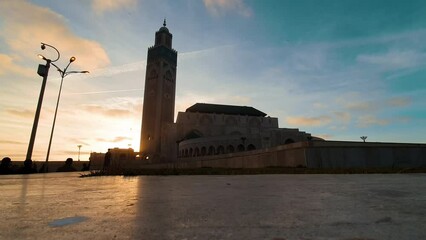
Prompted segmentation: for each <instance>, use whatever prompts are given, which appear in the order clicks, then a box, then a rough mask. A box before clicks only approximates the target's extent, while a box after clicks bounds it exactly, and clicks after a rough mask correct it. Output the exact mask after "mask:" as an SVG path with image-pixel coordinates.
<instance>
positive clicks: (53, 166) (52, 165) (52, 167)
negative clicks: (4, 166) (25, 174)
mask: <svg viewBox="0 0 426 240" xmlns="http://www.w3.org/2000/svg"><path fill="white" fill-rule="evenodd" d="M33 164H35V165H36V168H37V171H40V168H41V167H42V166H43V164H45V162H43V161H33ZM64 164H65V161H49V163H48V166H49V172H56V170H57V169H58V168H59V167H62V166H63V165H64ZM83 164H86V165H89V161H73V163H72V166H73V167H74V168H75V169H76V170H77V171H81V170H82V169H83ZM12 165H14V166H15V167H16V168H20V167H23V166H24V161H12Z"/></svg>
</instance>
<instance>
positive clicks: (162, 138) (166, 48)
mask: <svg viewBox="0 0 426 240" xmlns="http://www.w3.org/2000/svg"><path fill="white" fill-rule="evenodd" d="M172 37H173V35H172V34H171V33H170V32H169V29H167V27H166V20H164V23H163V26H162V27H161V28H160V29H159V30H158V31H157V32H156V33H155V44H154V46H153V47H150V48H149V49H148V60H147V64H146V76H145V94H144V100H143V115H142V128H141V143H140V144H141V145H140V152H142V153H143V155H144V156H145V159H147V160H148V159H150V161H157V162H158V161H159V160H160V159H163V160H164V159H165V158H170V156H169V155H170V154H169V153H170V152H172V153H175V152H176V151H175V150H173V147H174V145H170V144H168V141H167V139H168V138H170V137H169V136H167V135H166V134H164V132H169V131H168V126H169V125H172V124H173V122H174V113H175V95H176V66H177V52H176V50H174V49H173V48H172ZM169 142H174V141H173V140H171V141H169Z"/></svg>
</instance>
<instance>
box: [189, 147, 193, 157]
mask: <svg viewBox="0 0 426 240" xmlns="http://www.w3.org/2000/svg"><path fill="white" fill-rule="evenodd" d="M192 154H193V150H192V148H190V149H189V157H192Z"/></svg>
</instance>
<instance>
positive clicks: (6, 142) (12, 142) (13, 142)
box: [0, 140, 26, 145]
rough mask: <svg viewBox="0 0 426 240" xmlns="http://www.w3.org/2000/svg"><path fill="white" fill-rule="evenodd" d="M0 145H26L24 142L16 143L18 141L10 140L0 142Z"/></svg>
mask: <svg viewBox="0 0 426 240" xmlns="http://www.w3.org/2000/svg"><path fill="white" fill-rule="evenodd" d="M0 143H1V144H14V145H22V144H26V143H24V142H18V141H10V140H0Z"/></svg>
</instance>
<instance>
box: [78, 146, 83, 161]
mask: <svg viewBox="0 0 426 240" xmlns="http://www.w3.org/2000/svg"><path fill="white" fill-rule="evenodd" d="M82 146H83V145H81V144H80V145H77V147H78V161H79V162H80V149H81V147H82Z"/></svg>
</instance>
